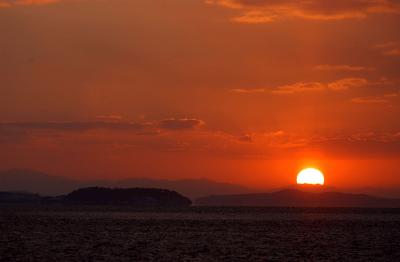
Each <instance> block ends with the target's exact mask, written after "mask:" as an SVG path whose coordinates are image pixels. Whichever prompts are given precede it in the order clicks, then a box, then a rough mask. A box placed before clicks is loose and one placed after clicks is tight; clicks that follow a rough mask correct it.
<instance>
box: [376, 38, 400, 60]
mask: <svg viewBox="0 0 400 262" xmlns="http://www.w3.org/2000/svg"><path fill="white" fill-rule="evenodd" d="M374 47H375V48H376V49H378V50H380V52H381V53H382V54H383V55H385V56H396V57H397V56H400V42H399V41H392V42H387V43H381V44H377V45H375V46H374Z"/></svg>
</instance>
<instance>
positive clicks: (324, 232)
mask: <svg viewBox="0 0 400 262" xmlns="http://www.w3.org/2000/svg"><path fill="white" fill-rule="evenodd" d="M0 261H400V210H398V209H332V208H330V209H321V208H302V209H301V208H206V207H194V208H187V209H173V210H172V209H163V210H151V209H147V210H144V209H142V210H136V209H127V208H118V207H113V208H111V207H32V206H30V207H29V206H28V207H26V206H0Z"/></svg>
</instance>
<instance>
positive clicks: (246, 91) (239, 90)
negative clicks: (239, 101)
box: [230, 88, 265, 94]
mask: <svg viewBox="0 0 400 262" xmlns="http://www.w3.org/2000/svg"><path fill="white" fill-rule="evenodd" d="M230 91H231V92H233V93H242V94H254V93H264V92H265V89H264V88H253V89H251V88H250V89H242V88H236V89H231V90H230Z"/></svg>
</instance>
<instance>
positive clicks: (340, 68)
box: [314, 65, 374, 72]
mask: <svg viewBox="0 0 400 262" xmlns="http://www.w3.org/2000/svg"><path fill="white" fill-rule="evenodd" d="M314 69H315V70H319V71H347V72H361V71H372V70H374V68H371V67H363V66H350V65H317V66H315V67H314Z"/></svg>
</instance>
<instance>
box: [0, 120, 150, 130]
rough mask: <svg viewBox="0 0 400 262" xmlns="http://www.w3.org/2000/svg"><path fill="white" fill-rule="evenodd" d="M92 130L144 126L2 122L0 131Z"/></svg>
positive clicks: (95, 123)
mask: <svg viewBox="0 0 400 262" xmlns="http://www.w3.org/2000/svg"><path fill="white" fill-rule="evenodd" d="M94 129H108V130H136V131H139V130H143V129H144V125H143V124H140V123H133V122H122V121H88V122H3V123H0V130H60V131H78V132H79V131H87V130H94Z"/></svg>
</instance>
